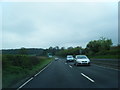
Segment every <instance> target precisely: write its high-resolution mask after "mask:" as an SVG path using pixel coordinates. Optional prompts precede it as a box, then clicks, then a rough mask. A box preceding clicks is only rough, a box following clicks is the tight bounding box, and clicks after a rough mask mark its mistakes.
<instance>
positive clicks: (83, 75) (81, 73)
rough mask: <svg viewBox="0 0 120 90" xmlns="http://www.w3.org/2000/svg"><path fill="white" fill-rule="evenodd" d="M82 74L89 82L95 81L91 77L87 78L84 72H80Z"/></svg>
mask: <svg viewBox="0 0 120 90" xmlns="http://www.w3.org/2000/svg"><path fill="white" fill-rule="evenodd" d="M81 75H82V76H84V77H85V78H87V79H88V80H90V81H91V82H95V81H94V80H92V79H91V78H89V77H88V76H86V75H85V74H83V73H81Z"/></svg>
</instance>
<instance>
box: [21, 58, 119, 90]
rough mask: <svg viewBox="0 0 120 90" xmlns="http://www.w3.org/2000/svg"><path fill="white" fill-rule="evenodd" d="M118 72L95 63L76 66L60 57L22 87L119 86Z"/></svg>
mask: <svg viewBox="0 0 120 90" xmlns="http://www.w3.org/2000/svg"><path fill="white" fill-rule="evenodd" d="M118 72H119V71H117V70H114V69H109V68H104V67H99V66H97V65H94V64H91V66H74V65H73V63H72V62H71V63H66V62H65V59H60V60H57V61H53V62H51V64H49V65H48V66H47V67H46V68H44V69H43V70H42V71H41V72H40V73H39V74H36V76H35V77H34V78H31V79H30V80H28V81H27V82H26V83H24V84H23V85H22V86H21V87H20V88H118V86H119V85H118Z"/></svg>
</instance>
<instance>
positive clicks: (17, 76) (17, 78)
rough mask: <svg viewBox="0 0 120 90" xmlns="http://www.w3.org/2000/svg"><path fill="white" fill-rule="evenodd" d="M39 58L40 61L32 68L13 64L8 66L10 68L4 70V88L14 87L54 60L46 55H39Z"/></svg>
mask: <svg viewBox="0 0 120 90" xmlns="http://www.w3.org/2000/svg"><path fill="white" fill-rule="evenodd" d="M37 58H38V59H40V62H39V63H38V64H37V65H35V66H33V67H32V68H30V69H26V68H21V67H16V66H11V67H9V68H8V70H3V77H2V81H3V84H2V85H3V86H2V88H12V87H16V86H18V85H19V84H20V82H22V81H24V80H25V79H27V78H29V77H31V76H32V75H34V74H35V73H37V72H38V71H40V70H41V69H42V68H43V67H45V66H46V65H47V64H49V63H50V62H51V61H52V60H53V58H46V57H37ZM16 70H17V71H16Z"/></svg>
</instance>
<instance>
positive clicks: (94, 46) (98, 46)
mask: <svg viewBox="0 0 120 90" xmlns="http://www.w3.org/2000/svg"><path fill="white" fill-rule="evenodd" d="M48 53H49V54H51V55H53V56H54V55H56V56H61V57H66V55H68V54H71V55H77V54H85V55H88V56H99V55H116V56H117V55H118V54H120V45H118V46H113V45H112V40H111V39H107V38H104V37H101V38H100V39H98V40H92V41H90V42H88V44H87V45H86V47H85V48H82V47H81V46H76V47H68V48H65V47H61V48H60V47H58V46H55V47H49V48H48V49H37V48H36V49H35V48H21V49H9V50H2V54H13V55H15V54H18V55H21V54H22V55H32V56H48Z"/></svg>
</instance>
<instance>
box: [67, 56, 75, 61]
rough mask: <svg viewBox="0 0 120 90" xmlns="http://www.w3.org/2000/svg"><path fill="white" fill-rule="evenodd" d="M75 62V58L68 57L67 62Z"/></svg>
mask: <svg viewBox="0 0 120 90" xmlns="http://www.w3.org/2000/svg"><path fill="white" fill-rule="evenodd" d="M72 61H74V57H73V56H72V55H67V58H66V62H72Z"/></svg>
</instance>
